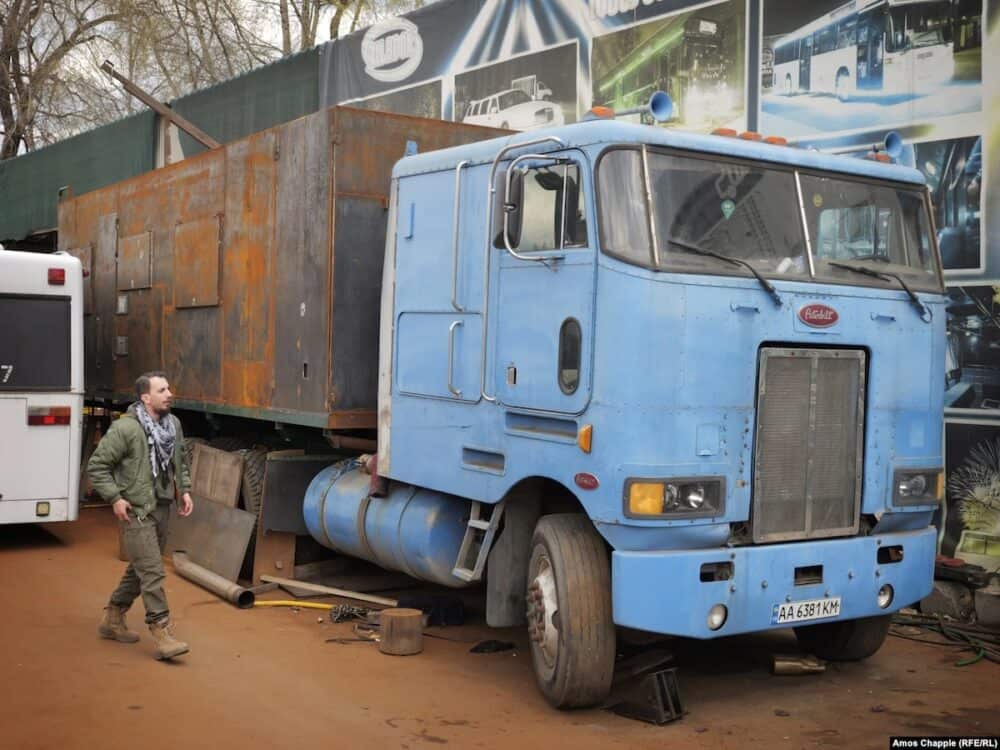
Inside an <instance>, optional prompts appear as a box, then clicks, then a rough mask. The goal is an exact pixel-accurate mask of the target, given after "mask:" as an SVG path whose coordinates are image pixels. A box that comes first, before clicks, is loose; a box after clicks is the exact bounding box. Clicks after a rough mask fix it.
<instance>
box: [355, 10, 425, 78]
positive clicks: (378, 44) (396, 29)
mask: <svg viewBox="0 0 1000 750" xmlns="http://www.w3.org/2000/svg"><path fill="white" fill-rule="evenodd" d="M423 57H424V40H423V39H421V38H420V30H419V29H418V28H417V25H416V24H415V23H413V22H412V21H408V20H407V19H405V18H393V19H391V20H389V21H383V22H382V23H377V24H375V25H374V26H372V27H371V28H370V29H368V32H367V33H366V34H365V38H364V39H363V40H362V41H361V58H362V59H363V60H364V62H365V73H367V74H368V75H370V76H371V77H372V78H374V79H375V80H376V81H385V82H393V81H402V80H404V79H406V78H409V77H410V76H411V75H413V73H414V71H416V69H417V68H418V67H420V61H421V60H422V59H423Z"/></svg>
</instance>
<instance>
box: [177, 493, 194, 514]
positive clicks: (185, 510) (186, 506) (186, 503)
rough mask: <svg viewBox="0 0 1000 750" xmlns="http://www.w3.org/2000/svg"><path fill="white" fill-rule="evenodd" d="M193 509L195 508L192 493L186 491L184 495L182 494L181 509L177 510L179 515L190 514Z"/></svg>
mask: <svg viewBox="0 0 1000 750" xmlns="http://www.w3.org/2000/svg"><path fill="white" fill-rule="evenodd" d="M193 510H194V500H192V499H191V493H190V492H185V493H184V494H183V495H181V507H180V510H178V511H177V515H179V516H190V515H191V511H193Z"/></svg>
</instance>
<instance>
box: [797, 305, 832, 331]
mask: <svg viewBox="0 0 1000 750" xmlns="http://www.w3.org/2000/svg"><path fill="white" fill-rule="evenodd" d="M799 320H801V321H802V322H803V323H805V324H806V325H807V326H812V327H813V328H829V327H830V326H832V325H836V323H837V321H838V320H840V316H839V315H838V314H837V311H836V310H834V309H833V308H832V307H828V306H826V305H820V304H818V303H816V304H812V305H806V306H805V307H803V308H802V309H801V310H799Z"/></svg>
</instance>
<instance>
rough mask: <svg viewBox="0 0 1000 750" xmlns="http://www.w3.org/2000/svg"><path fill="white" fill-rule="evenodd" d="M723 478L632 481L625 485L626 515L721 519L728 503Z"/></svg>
mask: <svg viewBox="0 0 1000 750" xmlns="http://www.w3.org/2000/svg"><path fill="white" fill-rule="evenodd" d="M725 496H726V495H725V480H724V478H723V477H682V478H678V479H637V478H636V479H628V480H626V481H625V515H626V516H628V517H630V518H642V517H648V516H686V517H696V518H698V517H702V516H717V515H719V514H720V513H722V510H723V506H724V501H725Z"/></svg>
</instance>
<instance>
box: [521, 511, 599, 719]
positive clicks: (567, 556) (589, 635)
mask: <svg viewBox="0 0 1000 750" xmlns="http://www.w3.org/2000/svg"><path fill="white" fill-rule="evenodd" d="M531 548H532V549H531V560H530V562H529V563H528V581H527V584H528V586H527V588H528V591H527V605H528V633H529V636H530V638H531V661H532V664H533V665H534V670H535V679H536V680H537V682H538V687H539V688H540V689H541V691H542V693H543V694H544V695H545V698H546V699H547V700H548V701H549V703H551V704H552V705H553V706H554V707H556V708H576V707H583V706H593V705H595V704H597V703H600V702H602V701H603V700H604V699H605V698H607V696H608V693H609V691H610V690H611V678H612V676H613V674H614V667H615V626H614V622H613V620H612V616H611V569H610V565H609V562H608V553H607V549H606V548H605V546H604V541H603V540H602V539H601V537H600V536H598V534H597V532H596V531H595V530H594V527H593V526H592V525H591V523H590V520H589V519H588V518H587V517H586V516H583V515H580V514H577V513H565V514H556V515H549V516H544V517H542V518H541V519H540V520H539V521H538V524H537V525H536V526H535V532H534V535H533V536H532V539H531Z"/></svg>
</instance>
